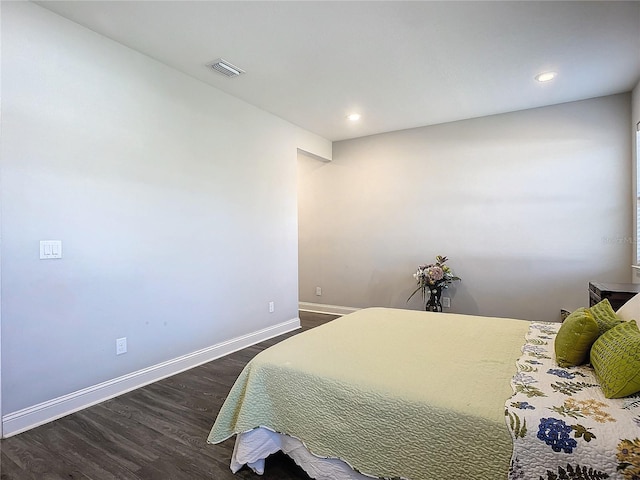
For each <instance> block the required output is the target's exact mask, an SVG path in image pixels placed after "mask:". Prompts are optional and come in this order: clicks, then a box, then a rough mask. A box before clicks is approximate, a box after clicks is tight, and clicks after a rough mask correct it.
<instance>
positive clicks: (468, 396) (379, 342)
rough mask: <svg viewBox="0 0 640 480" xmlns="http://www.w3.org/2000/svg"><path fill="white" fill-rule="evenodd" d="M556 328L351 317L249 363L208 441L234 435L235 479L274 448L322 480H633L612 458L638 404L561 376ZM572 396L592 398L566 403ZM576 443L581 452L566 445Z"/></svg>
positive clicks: (634, 430)
mask: <svg viewBox="0 0 640 480" xmlns="http://www.w3.org/2000/svg"><path fill="white" fill-rule="evenodd" d="M559 328H560V324H552V323H540V322H529V321H523V320H517V319H504V318H494V317H480V316H468V315H458V314H442V313H432V312H419V311H411V310H400V309H387V308H369V309H364V310H360V311H358V312H355V313H352V314H349V315H346V316H344V317H341V318H339V319H337V320H334V321H332V322H329V323H327V324H325V325H323V326H320V327H316V328H314V329H311V330H309V331H307V332H304V333H301V334H298V335H296V336H293V337H291V338H288V339H286V340H284V341H282V342H280V343H278V344H277V345H275V346H273V347H271V348H269V349H267V350H265V351H263V352H261V353H260V354H258V355H257V356H256V357H255V358H254V359H253V360H252V361H251V362H249V364H247V366H246V367H245V369H244V370H243V372H242V373H241V375H240V376H239V378H238V379H237V381H236V383H235V384H234V386H233V388H232V389H231V391H230V393H229V396H228V397H227V399H226V401H225V403H224V405H223V407H222V408H221V410H220V412H219V413H218V416H217V418H216V420H215V423H214V425H213V427H212V429H211V432H210V435H209V437H208V441H209V443H219V442H222V441H224V440H226V439H228V438H230V437H232V436H234V435H237V438H236V445H235V449H234V454H233V459H232V462H231V468H232V470H233V471H237V470H238V469H240V468H241V467H242V466H243V465H245V464H246V465H248V466H249V467H250V468H252V469H253V470H254V471H256V472H257V473H261V472H262V471H263V469H264V459H265V458H266V457H267V456H268V455H269V454H271V453H274V452H276V451H278V450H282V451H284V452H285V453H287V454H288V455H289V456H291V457H292V458H293V459H294V460H295V461H296V463H298V464H299V465H301V466H302V468H303V469H304V470H305V471H306V472H307V473H308V474H309V476H310V477H311V478H317V479H328V480H353V479H358V480H360V479H366V478H372V477H373V478H388V479H410V480H430V479H437V480H454V479H455V480H459V479H461V478H464V479H465V480H476V479H477V480H500V479H505V480H506V479H507V478H509V479H512V480H516V479H522V480H529V479H533V480H540V479H543V480H554V479H564V478H567V479H573V478H575V479H583V478H584V479H587V480H589V479H600V478H616V479H620V480H631V479H637V478H640V477H637V476H636V477H634V476H632V475H633V472H634V471H635V470H634V468H635V466H634V465H635V464H634V462H635V460H634V459H632V458H631V457H632V456H633V454H628V455H627V457H628V458H626V457H625V458H622V457H623V456H622V454H621V453H620V452H621V451H623V450H624V451H625V452H627V453H628V452H629V451H631V450H633V449H634V448H635V449H637V450H638V451H639V452H640V440H638V439H637V437H638V436H639V435H640V429H639V428H638V422H637V421H635V420H634V418H635V417H637V416H638V413H640V410H638V411H634V410H635V408H636V406H637V405H636V404H640V398H634V397H631V398H624V399H615V400H609V399H605V398H604V397H603V396H602V395H601V392H600V393H598V390H599V388H600V387H599V386H598V385H597V380H596V379H595V377H589V376H588V375H589V374H591V375H593V372H590V371H589V369H590V368H591V367H589V366H579V367H574V368H571V369H561V368H558V366H557V365H556V364H555V363H554V361H555V358H554V352H553V345H554V336H555V335H556V334H557V332H558V330H559ZM550 370H555V372H552V373H549V371H550ZM563 372H564V373H563ZM582 375H584V377H583V376H582ZM569 377H571V378H569ZM573 383H576V384H579V387H580V388H578V387H576V386H575V385H573V386H572V384H573ZM553 385H555V387H554V386H553ZM558 385H564V387H565V388H564V390H563V391H559V389H558V388H557V386H558ZM542 389H546V390H545V392H547V393H545V392H543V391H542ZM560 390H562V389H560ZM580 390H584V391H586V395H587V397H588V398H589V399H590V400H589V401H591V400H593V402H591V403H588V402H587V403H586V404H585V403H579V402H580V401H582V400H575V399H577V398H578V395H579V394H580ZM540 392H542V393H540ZM563 392H564V393H563ZM567 392H568V393H569V395H566V393H567ZM583 393H584V392H583ZM554 395H555V396H554ZM558 395H560V396H563V395H564V397H567V398H569V397H570V399H571V401H570V402H569V403H566V402H564V400H565V399H564V398H560V397H558ZM598 395H600V396H598ZM594 399H595V400H594ZM574 400H575V401H574ZM575 402H578V403H575ZM598 402H600V403H598ZM612 402H613V403H612ZM616 402H617V403H616ZM589 405H590V406H591V410H589V408H588V407H589ZM554 407H556V408H555V409H554ZM563 408H564V410H562V409H563ZM594 409H595V410H594ZM614 410H615V411H614ZM594 411H596V413H594ZM577 416H579V417H577ZM634 416H635V417H634ZM556 417H557V418H556ZM602 418H605V419H606V420H607V421H605V422H604V423H599V421H600V420H602ZM550 419H556V420H558V421H557V422H555V423H553V422H552V421H551V420H550ZM576 419H579V420H580V421H579V422H578V421H573V420H576ZM611 419H613V420H612V421H609V420H611ZM543 420H544V421H543ZM563 424H564V429H563V428H562V425H563ZM574 426H575V428H574ZM567 429H568V430H567ZM540 432H542V433H540ZM567 432H569V434H567ZM576 433H579V434H580V437H579V438H578V437H576V439H577V440H576V439H574V438H573V437H574V435H575V434H576ZM554 435H555V437H554ZM563 435H564V436H563ZM568 436H569V437H571V438H568V439H567V438H565V437H568ZM609 437H615V439H614V440H611V439H609ZM559 438H562V439H564V441H565V444H563V445H561V448H560V449H559V451H556V450H557V447H558V445H559V444H561V443H562V441H559V440H558V439H559ZM574 440H575V443H576V444H578V443H579V444H580V448H576V447H574V448H568V449H567V448H565V449H563V448H562V447H566V446H567V445H573V444H574ZM554 441H555V443H554ZM612 441H613V442H614V443H613V444H611V442H612ZM624 441H626V442H627V443H624ZM634 441H635V442H636V443H634ZM603 442H605V445H604V446H603V445H602V443H603ZM606 442H609V443H606ZM612 445H613V446H612ZM627 447H628V448H627ZM634 451H635V450H634ZM638 463H639V464H640V462H638ZM639 471H640V470H639ZM563 475H564V476H563ZM580 475H582V476H580ZM589 475H591V476H589Z"/></svg>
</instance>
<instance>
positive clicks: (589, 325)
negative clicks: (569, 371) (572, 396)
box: [554, 308, 600, 367]
mask: <svg viewBox="0 0 640 480" xmlns="http://www.w3.org/2000/svg"><path fill="white" fill-rule="evenodd" d="M598 335H600V328H599V327H598V323H597V322H596V320H595V319H594V318H593V315H592V314H591V312H590V311H589V309H588V308H579V309H577V310H576V311H575V312H573V313H572V314H571V315H569V316H568V317H567V318H566V319H565V321H564V322H562V325H561V326H560V330H558V334H557V335H556V340H555V344H554V346H555V351H556V362H557V363H558V365H560V366H561V367H573V366H576V365H582V364H583V363H587V360H588V359H589V350H590V349H591V345H593V342H595V340H596V338H598Z"/></svg>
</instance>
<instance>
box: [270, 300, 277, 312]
mask: <svg viewBox="0 0 640 480" xmlns="http://www.w3.org/2000/svg"><path fill="white" fill-rule="evenodd" d="M275 311H276V304H275V303H273V302H269V313H273V312H275Z"/></svg>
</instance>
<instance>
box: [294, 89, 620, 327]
mask: <svg viewBox="0 0 640 480" xmlns="http://www.w3.org/2000/svg"><path fill="white" fill-rule="evenodd" d="M630 116H631V100H630V95H628V94H624V95H616V96H610V97H604V98H596V99H592V100H586V101H581V102H575V103H568V104H562V105H557V106H552V107H547V108H539V109H535V110H528V111H521V112H516V113H510V114H504V115H496V116H491V117H484V118H477V119H472V120H466V121H461V122H455V123H449V124H443V125H436V126H430V127H424V128H417V129H412V130H405V131H399V132H393V133H388V134H382V135H376V136H371V137H366V138H360V139H355V140H347V141H342V142H337V143H335V144H334V149H333V161H332V162H330V163H322V162H317V161H316V162H313V161H312V160H311V159H309V158H299V190H298V195H299V218H300V220H299V224H300V227H299V232H300V233H299V235H300V241H299V249H300V260H299V263H300V276H299V285H300V301H301V302H311V303H317V304H324V305H336V306H344V307H356V308H358V307H367V306H389V307H400V308H411V309H421V308H423V307H422V302H421V300H420V299H419V296H416V297H414V298H413V299H412V301H411V302H409V303H407V302H406V300H407V297H408V296H409V294H410V293H411V292H412V291H413V289H414V288H415V285H414V279H413V277H412V274H413V273H414V272H415V269H416V267H417V265H418V264H420V263H426V262H432V261H433V260H434V257H435V256H436V255H438V254H441V255H446V256H448V257H449V258H450V262H449V264H450V266H451V267H452V268H453V269H454V271H455V272H456V273H457V274H458V275H459V276H460V277H462V279H463V280H462V282H461V283H460V284H459V285H457V286H456V287H455V288H453V289H450V290H449V294H450V296H451V298H452V300H451V309H450V310H449V311H451V312H461V313H468V314H480V315H495V316H502V317H517V318H524V319H532V320H550V321H555V320H559V319H560V309H561V308H569V309H573V308H576V307H578V306H582V305H586V304H588V294H587V290H588V282H589V280H599V281H611V282H628V281H629V280H630V272H629V265H630V263H629V262H630V261H631V253H630V245H629V242H628V239H629V237H630V236H631V228H632V220H631V218H632V204H631V202H630V201H629V200H630V198H631V183H630V181H629V174H630V172H631V147H630V142H629V123H628V122H629V118H630ZM316 286H320V287H321V288H322V296H316V295H315V288H316Z"/></svg>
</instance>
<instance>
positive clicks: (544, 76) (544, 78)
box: [535, 72, 558, 82]
mask: <svg viewBox="0 0 640 480" xmlns="http://www.w3.org/2000/svg"><path fill="white" fill-rule="evenodd" d="M556 75H558V74H557V73H556V72H544V73H539V74H538V75H536V77H535V78H536V80H537V81H539V82H548V81H549V80H553V79H554V78H556Z"/></svg>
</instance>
